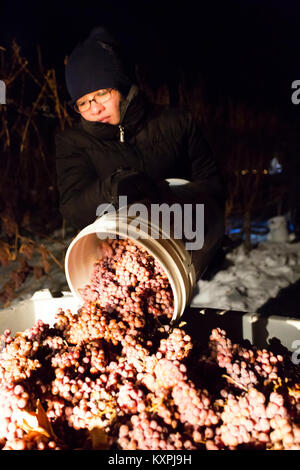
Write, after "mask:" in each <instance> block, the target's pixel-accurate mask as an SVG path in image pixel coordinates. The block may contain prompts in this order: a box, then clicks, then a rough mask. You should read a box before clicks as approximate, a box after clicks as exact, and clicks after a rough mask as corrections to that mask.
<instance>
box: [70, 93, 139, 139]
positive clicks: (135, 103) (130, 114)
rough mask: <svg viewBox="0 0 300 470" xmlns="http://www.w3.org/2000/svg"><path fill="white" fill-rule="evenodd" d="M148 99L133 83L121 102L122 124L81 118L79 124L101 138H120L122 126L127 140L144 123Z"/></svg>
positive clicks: (86, 130)
mask: <svg viewBox="0 0 300 470" xmlns="http://www.w3.org/2000/svg"><path fill="white" fill-rule="evenodd" d="M147 109H148V107H147V101H146V98H145V96H144V94H143V93H142V92H141V91H140V90H139V88H138V87H137V86H136V85H132V87H131V88H130V90H129V93H128V95H127V97H126V99H125V100H122V101H121V103H120V116H121V117H120V124H119V125H111V124H107V123H103V122H91V121H87V120H85V119H84V118H81V120H80V124H79V126H80V127H81V128H82V129H83V130H84V131H85V132H88V133H89V134H91V135H93V136H94V137H96V138H99V139H108V140H115V139H119V136H120V126H122V128H123V130H124V134H125V141H126V140H129V139H131V138H132V137H133V136H134V135H135V134H136V133H137V131H138V130H139V129H140V128H141V126H142V125H143V121H144V118H145V116H146V114H147Z"/></svg>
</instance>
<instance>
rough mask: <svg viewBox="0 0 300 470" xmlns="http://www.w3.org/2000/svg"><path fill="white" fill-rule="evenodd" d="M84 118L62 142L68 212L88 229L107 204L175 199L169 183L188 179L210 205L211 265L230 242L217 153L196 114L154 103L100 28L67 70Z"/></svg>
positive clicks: (61, 183) (195, 195)
mask: <svg viewBox="0 0 300 470" xmlns="http://www.w3.org/2000/svg"><path fill="white" fill-rule="evenodd" d="M66 84H67V88H68V91H69V93H70V95H71V101H70V104H71V105H72V106H73V107H74V109H75V110H76V111H77V112H78V114H79V116H80V119H79V121H78V122H77V123H76V124H75V125H74V126H72V128H70V129H67V130H65V131H64V132H63V133H61V134H59V135H57V137H56V153H57V176H58V187H59V191H60V210H61V213H62V215H63V216H64V218H65V219H67V220H68V221H69V222H70V223H71V224H72V225H73V226H75V227H77V228H78V229H81V228H83V227H85V226H86V225H88V224H90V223H92V222H93V221H94V220H95V219H96V210H97V207H98V206H99V205H100V204H103V203H104V202H107V203H113V204H114V205H116V206H117V205H118V198H119V196H120V195H126V196H127V197H128V201H129V203H130V202H134V201H139V200H144V199H148V200H150V201H152V202H153V201H154V200H155V201H160V202H165V201H171V200H172V196H171V193H170V191H168V188H167V187H166V186H167V185H166V183H165V180H166V179H167V178H184V179H187V180H189V181H191V183H190V184H189V185H188V186H187V189H188V190H189V191H190V192H189V194H190V195H192V196H191V198H192V199H193V202H196V201H197V202H199V203H204V204H205V213H204V215H205V222H206V240H205V245H204V248H203V250H204V251H203V252H206V251H207V259H209V257H210V256H209V255H210V254H211V253H212V249H213V247H215V246H216V245H217V244H218V243H219V242H220V240H221V239H222V237H223V231H224V191H223V188H222V185H221V182H220V178H219V174H218V171H217V169H216V165H215V162H214V160H213V158H212V155H211V151H210V149H209V147H208V145H207V143H206V141H205V140H204V138H203V136H202V133H201V131H200V129H199V126H198V124H197V123H196V122H195V121H194V120H193V119H192V117H191V115H190V113H188V112H186V111H183V110H180V109H171V108H169V107H165V106H158V105H153V104H150V103H148V102H147V100H146V98H145V96H144V94H143V93H142V92H141V91H140V90H139V89H138V87H137V86H136V85H135V83H134V81H133V80H131V79H130V78H129V76H128V74H127V73H126V72H125V69H124V66H123V64H122V62H121V60H120V57H119V55H118V53H117V48H116V44H115V42H114V40H113V39H112V38H111V37H110V36H109V35H108V34H107V33H106V32H105V31H104V30H103V29H102V28H96V29H95V30H93V31H92V32H91V34H90V36H89V37H88V38H87V39H86V40H85V41H84V42H83V43H81V44H79V45H78V46H77V47H76V48H75V49H74V51H73V52H72V54H71V56H70V57H69V60H68V62H67V64H66Z"/></svg>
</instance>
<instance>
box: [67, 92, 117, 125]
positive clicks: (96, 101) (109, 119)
mask: <svg viewBox="0 0 300 470" xmlns="http://www.w3.org/2000/svg"><path fill="white" fill-rule="evenodd" d="M120 100H121V93H120V92H119V91H117V90H111V89H109V90H97V91H93V92H92V93H88V94H86V95H84V96H82V97H81V98H79V99H78V100H77V102H76V110H77V111H78V112H79V113H80V114H81V116H82V117H83V118H84V119H86V120H87V121H93V122H95V121H97V122H106V123H108V124H112V125H117V124H119V123H120V107H119V104H120ZM86 107H88V109H87V110H86V109H85V108H86Z"/></svg>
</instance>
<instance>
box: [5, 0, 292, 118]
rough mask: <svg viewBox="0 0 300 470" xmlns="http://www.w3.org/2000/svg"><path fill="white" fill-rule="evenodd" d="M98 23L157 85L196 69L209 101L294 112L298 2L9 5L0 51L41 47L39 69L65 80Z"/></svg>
mask: <svg viewBox="0 0 300 470" xmlns="http://www.w3.org/2000/svg"><path fill="white" fill-rule="evenodd" d="M96 25H103V26H106V27H107V28H109V29H110V30H111V32H112V33H113V34H114V35H115V36H117V38H118V39H119V40H120V42H121V43H122V45H123V46H124V48H125V49H126V51H127V52H129V54H130V55H129V58H130V61H132V62H138V63H142V64H144V67H145V68H146V69H147V73H148V75H149V76H150V77H151V79H152V80H153V83H155V84H159V83H160V82H161V81H164V80H172V79H174V77H176V74H178V70H184V73H185V74H186V75H187V76H188V78H189V79H190V80H192V79H193V76H194V72H195V71H200V72H201V74H202V76H203V78H204V79H205V80H207V82H208V85H209V89H210V93H211V99H212V100H213V99H214V98H215V99H218V97H219V96H224V95H226V96H231V97H232V98H233V99H243V100H246V101H247V100H248V101H249V102H251V103H253V100H254V102H255V103H258V104H260V103H261V104H263V105H264V106H268V107H269V108H270V109H273V108H276V109H278V108H280V109H281V110H282V112H283V113H285V112H288V113H292V114H295V112H297V113H298V112H299V111H298V109H297V106H295V105H293V104H292V103H291V99H290V97H291V93H292V92H291V83H292V81H293V80H296V79H298V78H299V79H300V67H299V55H300V5H299V2H298V1H296V0H295V1H291V0H289V1H280V0H273V1H266V0H242V1H237V0H227V1H216V0H210V1H207V2H203V1H202V2H201V1H194V2H190V1H185V2H180V3H176V2H170V1H169V0H164V1H161V0H160V1H157V0H154V1H135V0H133V1H124V0H123V1H116V0H110V1H109V2H108V1H101V0H99V1H98V2H97V3H95V2H87V1H85V2H81V3H80V4H75V3H73V4H72V3H68V2H62V1H57V0H53V1H51V2H45V3H44V2H28V1H27V2H10V1H7V0H6V1H4V2H2V5H1V10H0V45H2V46H8V45H9V43H10V42H11V40H12V39H13V38H16V39H17V41H18V43H19V44H20V46H21V48H22V53H23V55H24V56H25V57H27V58H29V59H32V60H35V57H36V45H37V44H40V46H41V50H42V57H43V61H44V64H45V65H46V66H49V67H53V66H55V67H56V69H58V70H59V71H60V72H61V73H62V75H61V77H63V60H64V57H65V56H66V55H68V54H69V53H70V52H71V50H72V48H73V47H74V46H75V45H76V43H77V41H78V40H80V39H83V38H84V37H85V36H86V35H87V34H88V33H89V31H90V29H91V28H92V27H93V26H96ZM58 73H59V72H58Z"/></svg>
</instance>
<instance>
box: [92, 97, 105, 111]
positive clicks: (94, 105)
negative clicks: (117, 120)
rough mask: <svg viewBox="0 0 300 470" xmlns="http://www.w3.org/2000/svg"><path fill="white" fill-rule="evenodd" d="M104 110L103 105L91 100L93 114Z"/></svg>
mask: <svg viewBox="0 0 300 470" xmlns="http://www.w3.org/2000/svg"><path fill="white" fill-rule="evenodd" d="M102 109H104V106H103V104H101V103H97V102H96V101H95V100H91V112H92V113H96V114H97V113H98V112H99V111H102Z"/></svg>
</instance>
